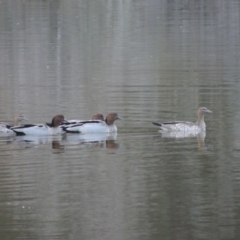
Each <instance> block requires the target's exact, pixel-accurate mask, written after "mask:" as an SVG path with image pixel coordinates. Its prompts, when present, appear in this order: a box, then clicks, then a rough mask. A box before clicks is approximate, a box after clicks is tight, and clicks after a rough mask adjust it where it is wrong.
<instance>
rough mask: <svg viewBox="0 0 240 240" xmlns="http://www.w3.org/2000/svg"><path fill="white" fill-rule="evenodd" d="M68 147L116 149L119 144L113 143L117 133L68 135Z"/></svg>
mask: <svg viewBox="0 0 240 240" xmlns="http://www.w3.org/2000/svg"><path fill="white" fill-rule="evenodd" d="M67 139H68V142H69V143H70V147H74V148H75V147H79V146H80V145H81V146H84V147H92V148H112V149H117V148H118V147H119V144H117V143H116V142H115V140H116V139H117V133H116V132H113V133H89V134H77V135H76V134H68V135H67Z"/></svg>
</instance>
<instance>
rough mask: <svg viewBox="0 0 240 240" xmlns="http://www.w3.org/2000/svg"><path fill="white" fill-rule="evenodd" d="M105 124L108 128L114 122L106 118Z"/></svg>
mask: <svg viewBox="0 0 240 240" xmlns="http://www.w3.org/2000/svg"><path fill="white" fill-rule="evenodd" d="M105 122H106V124H107V125H108V126H111V125H113V123H114V121H113V120H112V119H110V118H108V117H106V119H105Z"/></svg>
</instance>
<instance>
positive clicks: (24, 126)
mask: <svg viewBox="0 0 240 240" xmlns="http://www.w3.org/2000/svg"><path fill="white" fill-rule="evenodd" d="M34 126H36V125H34V124H25V125H23V126H21V127H14V128H12V129H13V130H14V129H22V128H29V127H34Z"/></svg>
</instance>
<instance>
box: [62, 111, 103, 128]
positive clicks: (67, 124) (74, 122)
mask: <svg viewBox="0 0 240 240" xmlns="http://www.w3.org/2000/svg"><path fill="white" fill-rule="evenodd" d="M96 120H101V121H104V117H103V115H102V114H101V113H96V114H94V115H93V116H92V119H91V120H78V119H72V120H67V121H66V122H64V123H62V124H61V125H60V126H61V128H63V129H66V128H68V127H71V126H75V125H78V124H81V123H86V122H92V121H93V122H94V121H96Z"/></svg>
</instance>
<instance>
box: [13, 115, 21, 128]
mask: <svg viewBox="0 0 240 240" xmlns="http://www.w3.org/2000/svg"><path fill="white" fill-rule="evenodd" d="M13 125H14V127H20V121H19V120H18V118H17V117H15V118H14V123H13Z"/></svg>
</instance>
